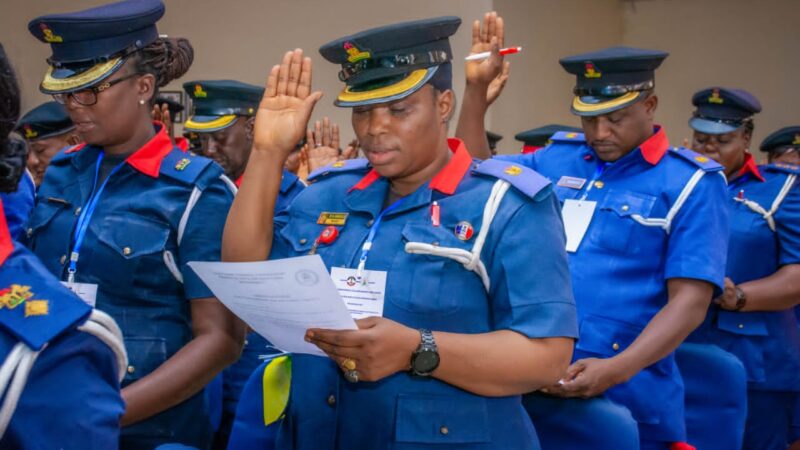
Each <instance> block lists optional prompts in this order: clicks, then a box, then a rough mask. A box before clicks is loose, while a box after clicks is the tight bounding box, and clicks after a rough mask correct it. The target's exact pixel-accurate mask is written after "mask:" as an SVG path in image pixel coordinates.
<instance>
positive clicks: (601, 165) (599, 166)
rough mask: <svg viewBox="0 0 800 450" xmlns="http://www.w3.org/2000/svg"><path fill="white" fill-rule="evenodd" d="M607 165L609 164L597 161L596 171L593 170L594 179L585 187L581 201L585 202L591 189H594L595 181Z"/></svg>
mask: <svg viewBox="0 0 800 450" xmlns="http://www.w3.org/2000/svg"><path fill="white" fill-rule="evenodd" d="M609 165H610V163H607V162H605V161H600V159H598V160H597V169H595V171H594V177H592V181H590V182H589V186H587V187H586V192H584V193H583V196H582V197H581V201H584V200H586V197H588V196H589V192H591V191H592V188H593V187H594V183H595V181H597V179H598V178H600V177H601V176H602V175H603V172H604V171H605V170H606V167H608V166H609Z"/></svg>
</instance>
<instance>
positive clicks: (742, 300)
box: [733, 286, 747, 311]
mask: <svg viewBox="0 0 800 450" xmlns="http://www.w3.org/2000/svg"><path fill="white" fill-rule="evenodd" d="M746 304H747V295H745V293H744V291H743V290H741V289H740V288H739V286H736V306H735V307H734V308H733V310H734V311H739V310H740V309H742V308H744V305H746Z"/></svg>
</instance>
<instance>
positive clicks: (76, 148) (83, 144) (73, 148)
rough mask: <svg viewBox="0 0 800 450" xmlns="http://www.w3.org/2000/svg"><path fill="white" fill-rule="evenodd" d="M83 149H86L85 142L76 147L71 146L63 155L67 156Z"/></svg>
mask: <svg viewBox="0 0 800 450" xmlns="http://www.w3.org/2000/svg"><path fill="white" fill-rule="evenodd" d="M83 147H86V142H82V143H80V144H78V145H75V146H72V147H70V148H68V149H67V150H66V151H64V153H65V154H67V155H69V154H70V153H75V152H79V151H80V150H81V149H82V148H83Z"/></svg>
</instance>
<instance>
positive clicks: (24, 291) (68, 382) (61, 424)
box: [0, 45, 126, 449]
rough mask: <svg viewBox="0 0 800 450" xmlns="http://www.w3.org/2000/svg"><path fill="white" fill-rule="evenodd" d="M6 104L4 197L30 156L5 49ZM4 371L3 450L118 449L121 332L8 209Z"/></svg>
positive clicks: (2, 279)
mask: <svg viewBox="0 0 800 450" xmlns="http://www.w3.org/2000/svg"><path fill="white" fill-rule="evenodd" d="M0 98H2V99H3V101H2V102H0V117H3V118H4V119H6V120H3V121H0V174H2V176H0V192H10V191H13V190H15V189H16V188H17V184H18V183H19V181H20V178H22V177H23V176H24V175H23V171H24V168H25V153H24V151H21V149H24V146H21V145H19V144H12V143H10V141H9V140H8V133H9V132H10V131H11V128H12V127H13V126H14V122H15V121H16V119H17V118H18V117H19V103H20V100H19V99H20V96H19V89H18V87H17V83H16V80H15V79H14V76H13V72H12V71H11V67H10V63H9V61H8V59H7V57H6V54H5V51H4V50H3V47H2V45H0ZM0 363H1V364H2V365H1V366H0V372H2V373H3V374H5V375H7V376H3V377H2V379H0V392H2V398H0V448H3V449H31V448H66V446H69V448H81V449H114V448H117V446H118V442H119V419H120V417H121V416H122V413H123V409H124V404H123V401H122V397H121V396H120V393H119V381H120V379H121V378H122V375H123V374H124V368H125V366H126V356H125V348H124V346H123V344H122V336H121V334H120V332H119V328H118V327H117V325H116V324H115V323H114V320H113V319H111V318H110V317H108V316H107V315H106V314H104V313H101V312H99V311H92V309H91V308H89V306H87V305H86V304H85V303H83V302H81V301H80V299H78V298H77V297H76V296H75V295H74V294H72V293H71V292H70V291H69V290H67V289H66V288H64V287H63V286H61V284H60V283H59V282H58V280H57V279H56V278H55V277H53V276H52V275H51V274H50V273H48V272H47V270H45V268H44V267H43V266H42V264H41V263H40V262H39V261H38V259H37V258H36V257H35V256H33V255H32V254H31V253H30V252H29V251H28V250H26V249H25V248H24V247H22V246H21V245H20V244H19V243H17V242H16V241H14V240H12V238H11V235H10V233H9V230H8V227H7V223H6V217H5V214H4V213H3V208H2V201H0Z"/></svg>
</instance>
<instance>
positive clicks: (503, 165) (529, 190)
mask: <svg viewBox="0 0 800 450" xmlns="http://www.w3.org/2000/svg"><path fill="white" fill-rule="evenodd" d="M475 173H477V174H482V175H489V176H492V177H495V178H499V179H501V180H505V181H507V182H509V183H510V184H511V185H512V186H514V187H515V188H517V190H519V191H520V192H522V193H523V194H525V195H527V196H528V197H531V198H536V195H537V194H538V193H539V192H541V191H542V190H543V189H545V188H546V187H548V186H549V185H550V180H548V179H547V178H545V177H543V176H542V175H539V173H538V172H536V171H534V170H532V169H529V168H527V167H525V166H522V165H519V164H514V163H513V162H510V161H504V160H501V159H494V158H493V159H487V160H485V161H483V162H482V163H480V164H478V167H476V168H475Z"/></svg>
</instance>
